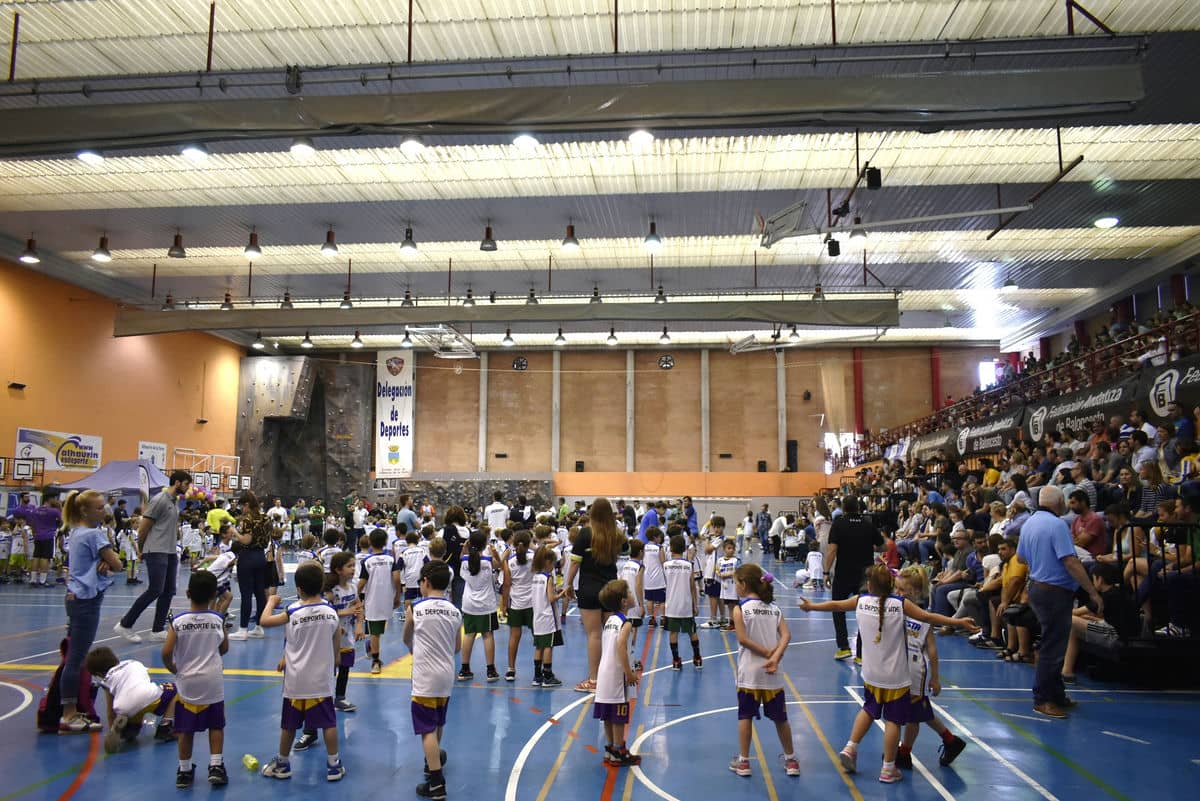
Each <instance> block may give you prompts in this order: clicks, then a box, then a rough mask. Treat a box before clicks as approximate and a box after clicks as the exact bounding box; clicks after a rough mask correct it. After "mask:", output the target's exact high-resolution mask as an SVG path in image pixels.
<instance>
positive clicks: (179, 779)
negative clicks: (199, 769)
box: [175, 765, 196, 788]
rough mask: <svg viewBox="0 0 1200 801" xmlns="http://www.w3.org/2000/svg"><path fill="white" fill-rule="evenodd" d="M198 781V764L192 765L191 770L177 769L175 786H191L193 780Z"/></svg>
mask: <svg viewBox="0 0 1200 801" xmlns="http://www.w3.org/2000/svg"><path fill="white" fill-rule="evenodd" d="M194 781H196V766H195V765H192V767H191V769H190V770H184V769H183V768H179V769H178V770H176V771H175V786H176V787H179V788H184V787H191V786H192V782H194Z"/></svg>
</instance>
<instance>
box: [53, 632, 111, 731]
mask: <svg viewBox="0 0 1200 801" xmlns="http://www.w3.org/2000/svg"><path fill="white" fill-rule="evenodd" d="M68 642H69V641H68V640H67V638H66V637H64V638H63V640H62V642H61V643H59V644H58V652H59V656H60V660H61V661H60V662H59V664H58V668H56V669H55V671H54V676H53V677H52V678H51V679H50V686H49V687H47V688H46V694H45V695H43V696H42V700H41V701H40V702H39V703H38V712H37V727H38V731H40V732H43V733H45V734H57V733H58V722H59V720H60V719H61V718H62V711H63V707H62V697H61V696H60V695H59V682H60V681H61V680H62V672H63V667H65V666H66V662H67V645H68ZM98 690H99V688H98V687H95V686H93V685H92V674H91V673H89V672H88V669H87V667H86V666H85V665H81V666H80V667H79V699H78V701H77V702H76V706H77V707H78V709H79V711H80V712H81V713H83V714H84V715H86V716H87V717H89V718H90V719H92V720H93V721H95V722H96V723H99V722H100V716H99V715H97V714H96V693H97V691H98Z"/></svg>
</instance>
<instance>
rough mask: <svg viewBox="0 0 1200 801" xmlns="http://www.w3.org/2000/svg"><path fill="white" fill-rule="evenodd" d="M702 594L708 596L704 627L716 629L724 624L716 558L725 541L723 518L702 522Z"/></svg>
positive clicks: (719, 556) (718, 556)
mask: <svg viewBox="0 0 1200 801" xmlns="http://www.w3.org/2000/svg"><path fill="white" fill-rule="evenodd" d="M704 525H705V528H706V530H707V531H708V533H707V535H706V536H705V538H704V564H703V574H704V595H705V596H706V597H707V598H708V620H707V621H706V622H705V624H704V626H705V628H710V629H716V628H720V627H721V626H723V625H725V622H726V621H725V619H724V615H722V614H721V582H720V580H719V579H718V578H717V560H718V559H720V558H721V544H722V543H723V542H724V541H725V518H723V517H714V518H712V519H711V520H709V521H708V522H707V523H705V524H704Z"/></svg>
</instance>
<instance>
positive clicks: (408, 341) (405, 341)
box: [400, 328, 413, 348]
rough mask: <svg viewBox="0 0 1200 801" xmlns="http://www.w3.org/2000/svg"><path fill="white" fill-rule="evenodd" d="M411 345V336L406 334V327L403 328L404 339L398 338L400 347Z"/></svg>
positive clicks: (409, 346)
mask: <svg viewBox="0 0 1200 801" xmlns="http://www.w3.org/2000/svg"><path fill="white" fill-rule="evenodd" d="M412 346H413V341H412V337H410V336H409V335H408V329H407V328H405V329H404V339H402V340H400V347H402V348H411V347H412Z"/></svg>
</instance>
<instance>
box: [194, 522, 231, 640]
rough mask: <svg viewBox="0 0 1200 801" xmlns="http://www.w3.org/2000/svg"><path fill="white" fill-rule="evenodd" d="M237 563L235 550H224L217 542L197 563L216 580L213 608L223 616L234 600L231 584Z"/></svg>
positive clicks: (197, 567) (201, 569)
mask: <svg viewBox="0 0 1200 801" xmlns="http://www.w3.org/2000/svg"><path fill="white" fill-rule="evenodd" d="M226 525H228V524H226ZM236 563H237V554H235V553H234V552H233V551H225V552H222V551H221V546H220V545H219V544H217V545H214V546H213V547H212V550H211V551H210V552H209V554H208V557H207V558H206V559H205V560H204V561H202V562H200V564H198V565H196V570H197V571H202V572H207V573H209V574H211V575H212V577H213V578H214V579H215V580H216V582H217V589H216V593H215V594H214V595H213V605H212V608H213V610H214V611H216V612H219V613H220V614H221V616H222V617H224V616H225V614H226V613H227V612H228V611H229V604H231V603H232V602H233V591H232V589H231V586H230V584H231V582H232V579H233V566H234V564H236Z"/></svg>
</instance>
